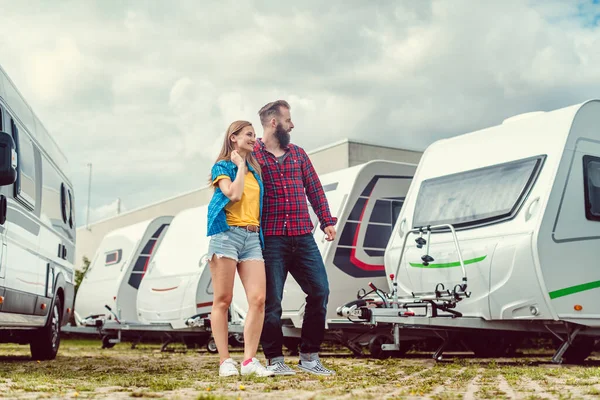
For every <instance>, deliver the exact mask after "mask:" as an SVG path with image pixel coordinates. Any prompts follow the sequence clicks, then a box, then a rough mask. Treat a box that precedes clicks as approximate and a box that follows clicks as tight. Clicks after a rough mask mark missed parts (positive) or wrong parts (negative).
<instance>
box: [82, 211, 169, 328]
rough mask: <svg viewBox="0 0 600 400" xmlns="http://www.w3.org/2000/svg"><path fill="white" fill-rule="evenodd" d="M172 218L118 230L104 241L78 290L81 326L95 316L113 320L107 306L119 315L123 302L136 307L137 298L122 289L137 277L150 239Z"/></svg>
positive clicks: (148, 221) (154, 220)
mask: <svg viewBox="0 0 600 400" xmlns="http://www.w3.org/2000/svg"><path fill="white" fill-rule="evenodd" d="M170 219H171V217H159V218H155V219H152V220H146V221H143V222H139V223H137V224H134V225H130V226H127V227H124V228H119V229H116V230H114V231H112V232H110V233H108V234H107V235H106V236H105V237H104V239H102V242H101V243H100V246H99V247H98V250H97V251H96V254H95V256H94V258H93V260H92V262H91V263H90V266H89V268H88V270H87V272H86V274H85V276H84V278H83V280H82V282H81V285H80V286H79V289H78V291H77V298H76V300H75V315H76V318H75V320H76V322H77V323H78V324H79V323H80V322H81V320H83V319H85V318H87V317H90V316H93V315H105V316H109V318H112V317H110V312H109V311H108V310H107V309H106V308H105V305H108V306H109V307H110V308H111V309H112V310H113V311H114V312H116V313H117V315H118V314H119V312H118V311H119V308H122V306H119V302H121V304H123V303H124V302H132V303H133V304H134V305H135V302H136V297H135V295H131V294H127V293H125V292H122V291H121V287H122V286H124V285H128V284H129V283H128V282H129V280H130V279H131V278H132V276H133V275H134V274H132V272H133V271H132V270H133V268H134V267H135V262H134V260H137V259H139V258H140V253H141V252H142V251H143V250H144V245H145V244H147V243H148V242H149V236H152V235H154V234H155V233H156V231H157V230H158V229H159V228H160V227H161V226H162V225H164V224H168V222H169V221H170ZM135 275H137V274H135ZM136 278H137V277H134V278H133V279H134V280H136ZM120 291H121V292H120ZM127 296H129V298H128V297H127ZM128 317H130V316H128ZM120 318H122V316H121V317H120ZM134 320H135V319H134Z"/></svg>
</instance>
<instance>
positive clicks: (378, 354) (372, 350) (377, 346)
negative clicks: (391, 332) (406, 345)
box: [369, 335, 394, 360]
mask: <svg viewBox="0 0 600 400" xmlns="http://www.w3.org/2000/svg"><path fill="white" fill-rule="evenodd" d="M392 343H394V339H392V338H391V337H390V336H388V335H377V336H374V337H373V338H371V340H370V341H369V354H370V355H371V356H372V357H375V358H378V359H380V360H381V359H384V358H389V357H391V356H392V355H393V354H392V352H391V351H386V350H383V349H382V348H381V346H382V345H384V344H392Z"/></svg>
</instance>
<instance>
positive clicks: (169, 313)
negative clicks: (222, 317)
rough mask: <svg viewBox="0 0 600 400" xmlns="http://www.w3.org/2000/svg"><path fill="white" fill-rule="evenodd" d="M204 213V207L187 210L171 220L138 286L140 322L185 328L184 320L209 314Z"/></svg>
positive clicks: (209, 302)
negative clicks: (199, 314) (203, 313)
mask: <svg viewBox="0 0 600 400" xmlns="http://www.w3.org/2000/svg"><path fill="white" fill-rule="evenodd" d="M207 211H208V208H207V206H201V207H195V208H190V209H186V210H183V211H181V212H180V213H178V214H177V215H176V216H175V218H174V219H173V221H172V223H171V226H170V227H169V232H168V233H167V234H166V235H165V238H164V240H163V243H162V244H161V247H160V248H159V249H158V250H157V252H156V254H155V256H154V258H153V260H152V262H151V263H150V268H149V270H148V274H147V275H146V277H145V278H144V280H143V281H142V284H141V285H140V290H139V293H138V300H137V305H138V316H139V319H140V321H141V322H144V323H159V322H161V323H162V322H168V323H171V324H172V326H173V327H174V328H184V327H185V321H186V319H187V318H190V317H192V316H194V315H196V314H198V313H201V312H205V313H210V309H211V308H212V286H211V285H210V284H211V280H210V268H209V267H208V260H207V252H208V244H209V241H210V238H209V237H207V236H206V225H207V221H206V218H207Z"/></svg>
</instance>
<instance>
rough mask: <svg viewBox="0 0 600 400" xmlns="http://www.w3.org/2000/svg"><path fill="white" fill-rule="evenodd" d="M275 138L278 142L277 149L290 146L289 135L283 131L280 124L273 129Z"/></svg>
mask: <svg viewBox="0 0 600 400" xmlns="http://www.w3.org/2000/svg"><path fill="white" fill-rule="evenodd" d="M275 137H276V138H277V140H278V141H279V147H281V148H282V149H284V148H286V147H288V145H289V144H290V134H289V133H288V132H287V131H286V130H285V129H283V126H282V125H281V124H277V127H276V128H275Z"/></svg>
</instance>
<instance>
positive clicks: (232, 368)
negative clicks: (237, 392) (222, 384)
mask: <svg viewBox="0 0 600 400" xmlns="http://www.w3.org/2000/svg"><path fill="white" fill-rule="evenodd" d="M236 365H237V363H236V362H235V361H233V359H231V358H228V359H227V360H225V361H223V363H222V364H221V365H220V366H219V376H235V375H239V374H240V373H239V372H238V369H237V368H236Z"/></svg>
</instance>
